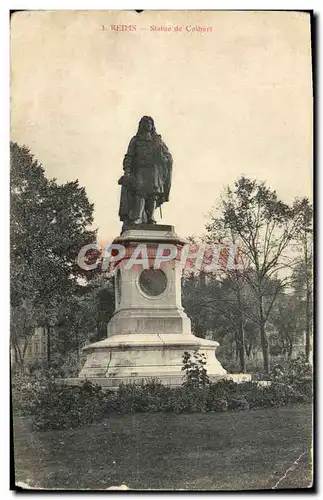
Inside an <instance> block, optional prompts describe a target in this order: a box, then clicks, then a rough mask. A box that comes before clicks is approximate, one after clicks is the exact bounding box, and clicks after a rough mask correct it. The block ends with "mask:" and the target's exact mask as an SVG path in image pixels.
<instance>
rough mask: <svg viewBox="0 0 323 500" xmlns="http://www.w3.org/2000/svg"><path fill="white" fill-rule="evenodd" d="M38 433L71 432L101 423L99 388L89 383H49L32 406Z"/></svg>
mask: <svg viewBox="0 0 323 500" xmlns="http://www.w3.org/2000/svg"><path fill="white" fill-rule="evenodd" d="M33 413H34V421H33V427H34V428H35V429H37V430H47V429H71V428H73V427H79V426H81V425H84V424H87V423H92V422H96V421H98V420H101V419H102V418H103V417H104V416H105V414H106V412H105V395H104V393H103V391H102V388H101V387H100V386H97V385H93V384H91V383H90V382H87V381H86V382H84V383H82V384H81V385H80V386H67V385H60V384H56V383H54V382H52V381H48V383H47V385H46V387H45V388H42V390H41V391H39V393H38V394H37V397H36V399H35V400H34V404H33Z"/></svg>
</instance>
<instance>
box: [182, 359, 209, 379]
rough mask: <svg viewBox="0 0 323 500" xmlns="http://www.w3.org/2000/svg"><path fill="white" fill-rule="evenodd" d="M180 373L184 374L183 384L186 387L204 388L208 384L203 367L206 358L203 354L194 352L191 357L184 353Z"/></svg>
mask: <svg viewBox="0 0 323 500" xmlns="http://www.w3.org/2000/svg"><path fill="white" fill-rule="evenodd" d="M182 363H183V366H182V371H184V372H185V375H184V379H185V380H184V384H183V385H186V386H188V387H204V386H206V385H208V384H209V383H210V380H209V377H208V374H207V371H206V369H205V368H204V365H206V356H205V354H204V353H203V352H198V351H194V352H193V356H192V355H191V354H190V353H189V352H187V351H185V352H184V354H183V360H182Z"/></svg>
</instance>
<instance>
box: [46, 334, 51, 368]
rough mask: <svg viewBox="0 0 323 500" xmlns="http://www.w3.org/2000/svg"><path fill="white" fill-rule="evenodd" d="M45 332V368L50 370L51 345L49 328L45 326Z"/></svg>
mask: <svg viewBox="0 0 323 500" xmlns="http://www.w3.org/2000/svg"><path fill="white" fill-rule="evenodd" d="M45 331H46V333H47V366H48V368H50V363H51V343H50V340H51V338H50V328H49V326H48V325H45Z"/></svg>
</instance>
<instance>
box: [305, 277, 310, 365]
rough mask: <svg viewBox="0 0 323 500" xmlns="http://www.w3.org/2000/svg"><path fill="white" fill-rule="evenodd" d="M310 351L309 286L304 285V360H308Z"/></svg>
mask: <svg viewBox="0 0 323 500" xmlns="http://www.w3.org/2000/svg"><path fill="white" fill-rule="evenodd" d="M310 351H311V315H310V290H309V284H308V283H306V317H305V358H306V361H307V362H309V360H310Z"/></svg>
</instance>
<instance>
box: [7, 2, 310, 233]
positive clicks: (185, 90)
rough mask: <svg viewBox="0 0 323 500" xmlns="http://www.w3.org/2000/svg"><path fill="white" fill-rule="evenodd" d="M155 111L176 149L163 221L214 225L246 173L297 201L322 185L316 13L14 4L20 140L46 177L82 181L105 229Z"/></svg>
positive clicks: (15, 114)
mask: <svg viewBox="0 0 323 500" xmlns="http://www.w3.org/2000/svg"><path fill="white" fill-rule="evenodd" d="M118 25H123V26H136V30H135V31H134V30H132V31H123V30H116V29H114V28H116V27H117V26H118ZM152 26H155V27H163V28H164V29H165V28H170V31H156V30H152V28H151V27H152ZM176 26H177V27H181V30H175V27H176ZM195 27H197V28H198V29H196V30H195V31H193V28H195ZM201 30H204V31H201ZM143 115H150V116H152V117H153V118H154V120H155V125H156V129H157V132H158V133H159V134H161V136H162V138H163V140H164V141H165V143H166V144H167V146H168V148H169V150H170V152H171V153H172V155H173V159H174V165H173V182H172V188H171V193H170V201H169V203H165V204H164V205H163V219H162V220H160V217H159V214H158V213H157V220H158V222H159V223H163V224H171V225H173V226H175V230H176V232H177V233H178V234H179V235H181V236H183V237H187V236H189V235H195V236H198V235H201V234H202V233H203V232H204V226H205V223H206V222H207V217H208V214H209V212H210V211H211V209H212V207H213V206H214V205H215V203H216V202H217V200H218V199H219V196H220V195H221V192H222V191H223V189H224V187H225V186H227V185H232V184H233V182H234V181H235V180H236V179H237V178H238V177H239V176H241V175H242V174H244V175H246V176H248V177H251V178H256V179H258V180H260V181H266V182H267V183H268V185H269V186H270V187H272V188H273V189H275V190H276V191H277V193H278V195H279V196H280V197H281V199H282V200H283V201H285V202H287V203H291V202H292V200H293V199H294V198H295V197H300V196H308V197H311V193H312V168H313V166H312V74H311V46H310V18H309V15H307V14H305V13H297V12H288V11H285V12H278V11H277V12H260V11H258V12H234V11H222V12H221V11H205V12H202V11H196V12H194V11H190V12H188V11H186V12H185V11H160V12H158V11H144V12H142V13H141V14H138V13H136V12H134V11H34V12H32V11H29V12H20V13H16V14H14V15H13V17H12V22H11V139H12V140H13V141H16V142H18V143H19V144H21V145H22V144H24V145H26V146H28V147H29V148H30V149H31V152H32V153H33V154H34V155H35V157H36V158H37V159H38V160H39V161H40V162H41V163H42V165H43V167H44V168H45V171H46V175H47V176H48V177H55V178H57V180H58V182H66V181H71V180H75V179H79V182H80V184H81V185H82V186H84V187H85V188H86V191H87V194H88V197H89V199H90V200H91V201H92V202H93V203H94V205H95V214H94V219H95V227H97V228H98V234H99V238H100V239H103V240H105V239H107V240H109V239H110V238H113V237H115V236H116V235H118V234H119V233H120V228H121V223H120V221H119V218H118V208H119V197H120V186H119V185H118V183H117V181H118V179H119V177H120V176H121V175H122V161H123V157H124V154H125V153H126V150H127V147H128V143H129V141H130V139H131V137H132V136H133V135H135V133H136V131H137V127H138V121H139V119H140V117H141V116H143Z"/></svg>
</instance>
